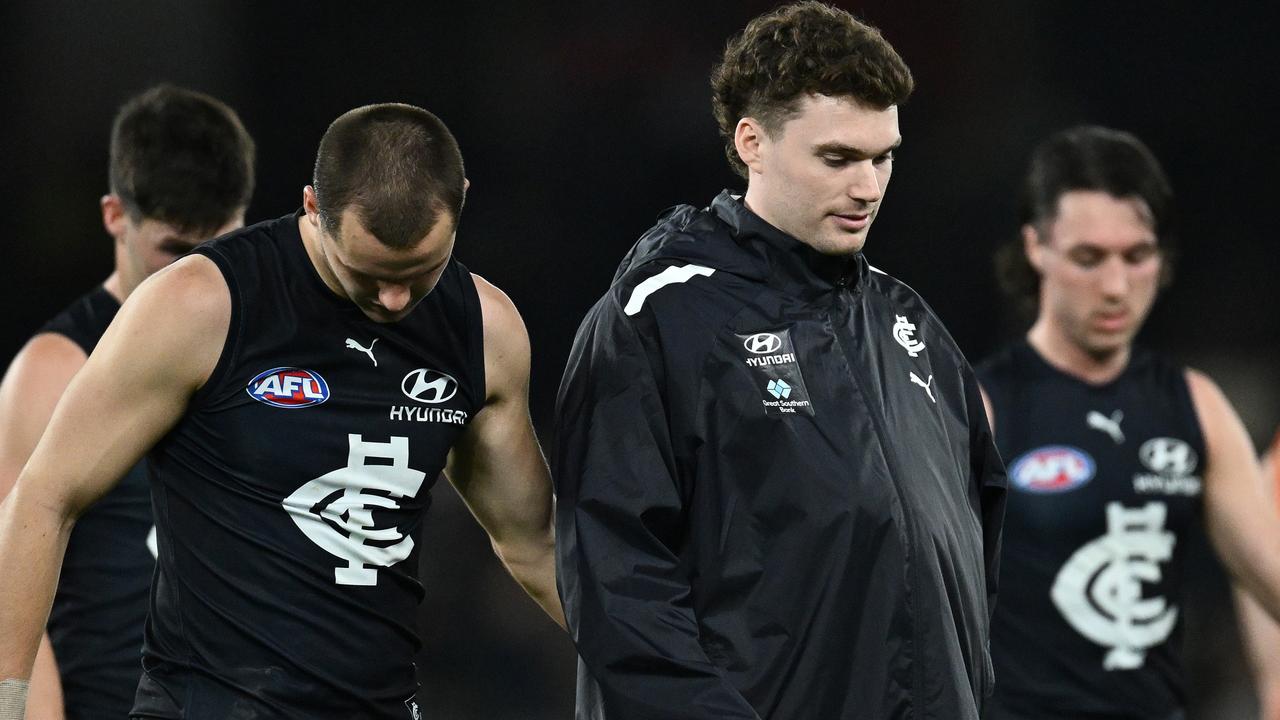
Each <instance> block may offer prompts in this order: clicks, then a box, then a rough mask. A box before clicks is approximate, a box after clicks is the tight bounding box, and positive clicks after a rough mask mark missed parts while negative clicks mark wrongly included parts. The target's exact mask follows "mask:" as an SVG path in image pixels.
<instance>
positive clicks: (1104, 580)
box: [978, 342, 1205, 720]
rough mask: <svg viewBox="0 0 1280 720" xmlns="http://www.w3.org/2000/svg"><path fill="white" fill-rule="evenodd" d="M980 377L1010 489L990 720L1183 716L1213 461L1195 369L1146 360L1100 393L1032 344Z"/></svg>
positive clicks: (1137, 351) (1008, 353) (985, 368)
mask: <svg viewBox="0 0 1280 720" xmlns="http://www.w3.org/2000/svg"><path fill="white" fill-rule="evenodd" d="M978 377H979V379H980V381H981V383H982V386H983V388H984V389H985V390H986V392H987V394H988V396H989V398H990V400H991V404H992V408H993V411H994V415H995V434H996V445H997V447H998V448H999V449H1000V454H1001V456H1002V457H1003V458H1004V459H1005V462H1006V463H1007V464H1008V468H1009V488H1010V491H1009V504H1008V508H1007V511H1006V515H1005V525H1004V528H1005V530H1004V546H1003V555H1002V558H1001V559H1002V563H1001V571H1000V580H1001V582H1000V599H999V601H998V602H997V604H996V610H995V614H994V617H993V618H992V630H991V650H992V658H993V661H994V664H995V670H996V685H995V696H994V698H993V705H994V707H993V708H992V710H991V712H990V714H989V715H988V716H987V717H988V719H989V720H1012V719H1015V718H1016V719H1019V720H1021V719H1025V720H1032V719H1034V720H1054V719H1057V718H1061V719H1063V720H1065V719H1066V718H1071V719H1072V720H1103V719H1108V720H1110V719H1116V720H1118V719H1119V718H1134V719H1144V720H1145V719H1148V718H1150V719H1151V720H1157V719H1158V720H1167V719H1170V718H1179V717H1181V716H1182V707H1183V704H1184V694H1183V689H1182V687H1183V680H1182V669H1181V663H1180V662H1179V658H1178V655H1179V651H1180V642H1179V639H1180V636H1181V632H1180V625H1181V623H1180V610H1181V597H1182V583H1183V581H1184V580H1183V575H1182V573H1183V561H1184V557H1185V551H1186V548H1187V544H1188V539H1189V536H1190V534H1191V533H1195V532H1200V526H1201V524H1202V508H1201V498H1202V482H1201V477H1202V475H1203V472H1204V466H1203V460H1204V457H1205V452H1204V440H1203V436H1202V434H1201V432H1200V425H1199V421H1198V419H1197V417H1196V412H1195V407H1194V405H1193V404H1192V400H1191V395H1190V391H1189V389H1188V387H1187V382H1186V377H1185V372H1184V370H1183V368H1181V367H1178V366H1177V365H1175V364H1174V363H1172V362H1170V361H1168V360H1166V359H1165V358H1162V357H1161V356H1159V355H1156V354H1153V353H1151V352H1149V351H1146V350H1144V349H1142V348H1134V349H1133V352H1132V356H1131V358H1130V361H1129V364H1128V367H1126V368H1125V370H1124V371H1123V372H1122V373H1121V375H1120V376H1119V377H1117V378H1116V379H1115V380H1113V381H1111V382H1109V383H1106V384H1104V385H1097V386H1095V385H1090V384H1088V383H1085V382H1083V381H1081V380H1079V379H1077V378H1075V377H1072V376H1070V375H1067V374H1065V373H1063V372H1060V371H1058V370H1057V369H1055V368H1053V367H1052V366H1050V365H1049V364H1048V363H1047V362H1045V360H1044V359H1043V358H1041V357H1040V355H1039V354H1038V353H1037V352H1036V351H1035V350H1034V349H1033V348H1032V347H1031V346H1030V345H1028V344H1027V343H1026V342H1019V343H1017V344H1015V345H1013V346H1011V347H1009V348H1007V349H1005V350H1004V351H1003V352H1001V353H1000V354H998V355H996V356H995V357H993V358H991V359H990V360H988V361H987V362H985V363H983V364H982V365H981V366H979V368H978Z"/></svg>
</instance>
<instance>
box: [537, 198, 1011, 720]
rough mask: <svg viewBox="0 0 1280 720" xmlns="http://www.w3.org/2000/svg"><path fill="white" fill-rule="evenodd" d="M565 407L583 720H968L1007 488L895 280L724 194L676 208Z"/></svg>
mask: <svg viewBox="0 0 1280 720" xmlns="http://www.w3.org/2000/svg"><path fill="white" fill-rule="evenodd" d="M557 406H558V407H557V437H556V441H555V446H554V453H553V471H554V472H553V474H554V476H555V478H556V489H557V498H558V507H557V511H556V532H557V543H558V548H557V570H558V576H559V582H560V592H561V596H562V599H563V601H564V607H565V612H566V615H567V617H568V620H569V625H570V629H571V631H572V634H573V637H574V640H575V642H576V643H577V647H578V652H579V654H580V656H581V662H580V663H579V672H578V711H577V716H578V718H582V719H588V718H589V719H592V720H633V719H634V720H641V719H644V720H683V719H686V718H687V719H689V720H693V719H695V718H697V719H703V718H705V719H706V720H712V719H714V720H726V719H741V720H757V719H764V718H768V719H770V720H801V719H809V718H812V719H815V720H835V719H837V718H843V719H848V720H852V719H854V718H857V719H858V720H878V719H884V720H889V719H890V718H918V719H920V720H923V719H924V718H937V719H938V720H976V719H977V718H978V717H979V716H980V713H981V709H982V706H983V703H984V698H985V696H986V695H987V694H988V693H989V692H990V689H991V685H992V672H991V663H990V658H989V654H988V627H989V625H988V623H989V618H990V614H989V613H990V611H991V609H992V606H993V602H994V596H995V589H996V570H997V568H996V563H997V558H998V557H999V539H1000V527H1001V522H1002V518H1003V512H1004V497H1005V491H1006V483H1005V473H1004V467H1003V465H1002V464H1001V462H1000V460H999V457H998V455H997V453H996V450H995V446H994V445H993V443H992V438H991V433H990V431H989V429H988V426H987V421H986V417H985V414H984V412H983V406H982V400H981V397H980V395H979V391H978V384H977V382H976V380H975V379H974V375H973V372H972V370H971V368H970V367H969V364H968V363H967V362H966V361H965V359H964V357H963V356H962V355H961V353H960V351H959V349H957V347H956V344H955V342H954V341H953V340H952V339H951V337H950V336H949V335H948V334H947V332H946V330H945V329H944V328H943V327H942V324H941V322H940V321H939V320H938V318H937V317H936V316H935V315H934V313H933V311H932V310H930V308H929V307H928V305H926V304H925V303H924V301H923V300H921V299H920V297H919V296H918V295H916V293H915V292H914V291H913V290H911V289H910V288H909V287H907V286H906V285H904V284H903V283H901V282H898V281H897V280H895V279H893V278H891V277H889V276H888V275H885V274H884V273H882V272H880V271H878V270H876V269H875V268H872V267H871V266H869V265H868V264H867V262H866V260H865V259H864V258H863V257H862V255H861V254H859V255H856V256H854V257H852V258H834V257H830V256H823V255H821V254H819V253H817V252H816V251H813V250H811V249H810V248H808V247H807V246H805V245H803V244H801V243H800V242H798V241H796V240H795V239H794V238H791V237H790V236H788V235H785V234H784V233H782V232H781V231H779V230H777V229H775V228H773V227H772V226H770V225H769V224H767V223H766V222H764V221H763V220H762V219H760V218H759V217H758V216H756V215H755V214H753V213H752V212H751V211H750V210H748V209H747V208H746V207H745V206H744V205H743V204H742V202H741V201H740V199H738V198H736V197H734V196H732V195H730V194H729V193H728V192H725V193H722V194H721V195H720V196H719V197H717V198H716V200H715V202H714V203H713V204H712V206H711V207H710V208H708V209H705V210H698V209H696V208H693V207H690V206H681V207H677V208H674V209H673V210H671V211H669V212H668V213H667V214H666V215H665V216H664V217H663V218H662V219H661V220H660V222H659V223H658V225H657V226H655V227H654V228H653V229H652V230H650V231H649V232H648V233H647V234H645V236H644V237H642V238H641V239H640V241H639V242H638V243H637V244H636V246H635V247H634V248H633V249H632V250H631V252H630V253H629V254H628V256H627V258H626V259H625V260H624V261H623V263H622V266H621V267H620V268H619V271H618V275H617V277H616V278H615V280H614V283H613V286H612V287H611V288H610V290H609V291H608V293H606V294H605V296H604V297H603V298H602V299H601V300H600V301H599V302H598V303H597V304H596V305H595V306H594V307H593V308H592V309H591V311H590V313H589V314H588V315H587V317H586V319H585V320H584V321H583V323H582V326H581V327H580V328H579V330H578V334H577V337H576V339H575V341H574V346H573V350H572V353H571V355H570V359H569V363H568V366H567V368H566V370H565V375H564V378H563V381H562V383H561V387H560V396H559V399H558V403H557Z"/></svg>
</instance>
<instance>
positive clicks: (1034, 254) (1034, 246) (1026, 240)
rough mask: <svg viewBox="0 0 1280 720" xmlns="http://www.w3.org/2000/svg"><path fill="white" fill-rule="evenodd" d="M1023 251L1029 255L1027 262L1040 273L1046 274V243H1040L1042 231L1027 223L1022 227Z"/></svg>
mask: <svg viewBox="0 0 1280 720" xmlns="http://www.w3.org/2000/svg"><path fill="white" fill-rule="evenodd" d="M1022 249H1023V251H1024V252H1026V254H1027V262H1028V263H1030V264H1031V267H1032V268H1034V269H1035V271H1036V272H1038V273H1043V272H1044V243H1043V242H1041V241H1040V231H1039V230H1037V229H1036V226H1035V225H1032V224H1031V223H1027V224H1026V225H1023V226H1022Z"/></svg>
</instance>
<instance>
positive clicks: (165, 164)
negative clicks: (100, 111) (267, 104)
mask: <svg viewBox="0 0 1280 720" xmlns="http://www.w3.org/2000/svg"><path fill="white" fill-rule="evenodd" d="M253 165H254V146H253V139H252V138H251V137H249V133H248V132H247V131H245V129H244V125H242V124H241V122H240V118H239V117H237V116H236V113H235V111H234V110H232V109H231V108H229V107H227V105H226V104H224V103H223V102H221V101H220V100H217V99H216V98H213V97H210V96H209V95H205V94H204V93H200V92H195V91H193V90H187V89H185V88H180V87H175V86H173V85H158V86H156V87H153V88H151V89H149V90H147V91H145V92H143V93H142V94H140V95H137V96H135V97H133V98H131V99H130V100H129V101H128V102H126V103H125V104H124V106H123V107H121V108H120V112H118V113H117V114H116V118H115V122H114V123H113V125H112V127H111V162H110V166H109V174H110V187H111V192H112V193H114V194H115V195H116V196H118V197H119V198H120V200H121V202H122V203H123V205H124V207H125V211H126V212H127V213H128V214H129V216H130V217H131V218H132V219H133V220H134V221H135V222H139V221H141V220H142V219H144V218H150V219H153V220H159V221H161V222H165V223H169V224H171V225H174V226H175V227H177V228H179V229H180V230H182V231H183V232H200V233H210V232H213V231H215V230H217V229H218V228H220V227H222V226H223V225H226V224H227V223H228V222H229V221H231V220H232V219H233V218H235V216H236V215H238V214H239V213H242V212H244V209H245V206H247V205H248V204H249V198H250V197H251V196H252V195H253Z"/></svg>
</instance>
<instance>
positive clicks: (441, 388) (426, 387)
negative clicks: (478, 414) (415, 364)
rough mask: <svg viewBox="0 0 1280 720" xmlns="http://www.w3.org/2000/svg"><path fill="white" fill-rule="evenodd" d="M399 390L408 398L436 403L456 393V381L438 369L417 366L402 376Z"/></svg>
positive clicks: (431, 403)
mask: <svg viewBox="0 0 1280 720" xmlns="http://www.w3.org/2000/svg"><path fill="white" fill-rule="evenodd" d="M400 390H401V391H402V392H404V394H405V396H406V397H408V398H409V399H410V400H417V401H418V402H420V403H427V404H430V405H436V404H438V403H442V402H444V401H445V400H448V399H449V398H451V397H453V396H454V395H457V394H458V381H457V380H455V379H454V378H453V376H452V375H449V374H447V373H442V372H440V371H439V370H432V369H430V368H418V369H417V370H411V371H409V374H408V375H405V376H404V380H402V381H400Z"/></svg>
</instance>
